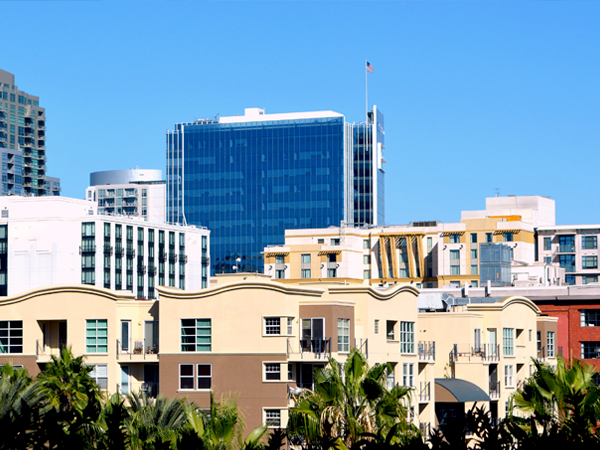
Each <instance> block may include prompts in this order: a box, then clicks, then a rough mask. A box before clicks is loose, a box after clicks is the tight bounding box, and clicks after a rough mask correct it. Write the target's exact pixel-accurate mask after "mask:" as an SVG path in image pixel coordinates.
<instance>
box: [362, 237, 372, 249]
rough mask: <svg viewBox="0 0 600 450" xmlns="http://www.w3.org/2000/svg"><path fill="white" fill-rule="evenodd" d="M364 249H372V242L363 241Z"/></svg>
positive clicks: (368, 240)
mask: <svg viewBox="0 0 600 450" xmlns="http://www.w3.org/2000/svg"><path fill="white" fill-rule="evenodd" d="M363 248H371V240H370V239H363Z"/></svg>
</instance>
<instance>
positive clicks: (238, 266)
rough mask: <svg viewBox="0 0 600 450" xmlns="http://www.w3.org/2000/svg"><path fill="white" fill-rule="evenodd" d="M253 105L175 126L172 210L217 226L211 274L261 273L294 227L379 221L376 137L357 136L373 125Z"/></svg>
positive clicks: (170, 143)
mask: <svg viewBox="0 0 600 450" xmlns="http://www.w3.org/2000/svg"><path fill="white" fill-rule="evenodd" d="M251 112H252V114H249V115H247V116H242V117H240V118H239V120H236V119H238V118H232V117H230V118H222V119H221V120H220V121H216V120H201V121H196V122H194V123H190V124H177V125H175V129H174V130H173V131H169V132H167V217H168V220H169V221H171V222H179V223H187V224H194V225H202V226H206V227H208V229H209V230H211V249H210V253H211V272H212V273H213V274H214V273H223V272H225V273H227V272H233V271H235V270H238V271H245V272H261V273H262V271H263V256H262V253H261V252H262V251H263V250H264V248H265V247H266V246H268V245H278V244H283V242H284V233H285V230H286V229H298V228H319V227H328V226H331V225H339V224H340V222H342V221H344V222H356V221H360V222H366V223H376V222H377V221H374V220H373V217H374V216H373V210H374V209H375V208H373V206H372V204H373V200H372V198H373V189H372V183H373V177H372V174H373V172H374V170H373V169H374V166H373V164H374V161H372V160H373V151H372V150H370V149H369V147H372V145H368V143H367V144H365V143H361V144H360V145H357V146H355V145H354V142H355V141H361V136H362V140H363V141H364V137H365V136H367V141H371V140H372V131H370V130H372V129H374V127H373V126H369V127H367V126H365V124H358V125H353V124H348V123H346V122H345V119H344V116H342V115H341V114H337V113H332V112H327V113H323V114H319V113H302V114H297V115H294V114H276V115H263V114H262V111H260V110H251ZM247 113H248V111H247ZM254 119H255V120H254ZM270 119H273V120H270ZM360 130H362V132H361V131H360ZM355 153H356V154H359V156H355V157H353V154H355ZM375 153H376V152H375ZM369 158H370V161H369V164H367V162H366V159H369ZM353 164H354V167H353ZM367 165H368V166H369V167H367ZM357 171H358V173H360V174H361V176H360V182H359V183H358V184H356V183H355V182H354V181H353V180H354V179H355V178H356V173H357ZM367 171H369V173H368V174H367V173H366V172H367ZM378 172H381V175H382V176H383V172H382V171H378ZM381 183H383V180H381ZM353 190H354V195H353ZM369 196H370V197H369ZM376 201H377V200H376ZM355 205H356V206H355ZM356 207H359V208H360V211H361V213H360V214H355V208H356ZM381 217H382V216H381ZM363 219H364V220H363ZM381 222H382V220H381ZM234 267H235V268H234Z"/></svg>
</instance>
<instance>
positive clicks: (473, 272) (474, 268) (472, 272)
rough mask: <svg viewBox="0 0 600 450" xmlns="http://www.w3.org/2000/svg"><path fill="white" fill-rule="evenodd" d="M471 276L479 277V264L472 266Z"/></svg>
mask: <svg viewBox="0 0 600 450" xmlns="http://www.w3.org/2000/svg"><path fill="white" fill-rule="evenodd" d="M471 275H477V264H471Z"/></svg>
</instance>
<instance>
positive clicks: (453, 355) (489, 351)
mask: <svg viewBox="0 0 600 450" xmlns="http://www.w3.org/2000/svg"><path fill="white" fill-rule="evenodd" d="M471 359H473V360H476V361H480V360H483V361H499V360H500V345H498V344H480V345H476V346H473V345H470V344H454V347H453V349H452V350H451V351H450V360H451V361H461V360H462V361H465V360H467V361H471Z"/></svg>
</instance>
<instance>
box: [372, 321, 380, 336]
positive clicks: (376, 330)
mask: <svg viewBox="0 0 600 450" xmlns="http://www.w3.org/2000/svg"><path fill="white" fill-rule="evenodd" d="M373 332H374V333H375V334H379V319H375V323H374V324H373Z"/></svg>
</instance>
